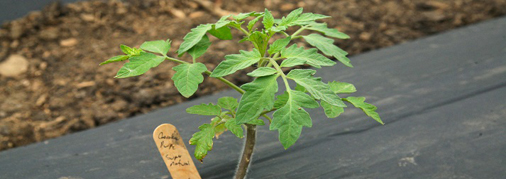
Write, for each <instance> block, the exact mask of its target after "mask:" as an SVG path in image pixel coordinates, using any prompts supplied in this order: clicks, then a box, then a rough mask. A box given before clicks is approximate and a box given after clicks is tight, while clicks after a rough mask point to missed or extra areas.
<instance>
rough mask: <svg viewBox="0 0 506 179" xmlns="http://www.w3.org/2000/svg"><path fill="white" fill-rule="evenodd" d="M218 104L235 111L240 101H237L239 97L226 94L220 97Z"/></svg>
mask: <svg viewBox="0 0 506 179" xmlns="http://www.w3.org/2000/svg"><path fill="white" fill-rule="evenodd" d="M218 105H219V106H220V107H221V108H223V109H228V110H230V111H233V110H235V109H236V108H237V105H239V103H238V102H237V99H235V98H233V97H229V96H225V97H221V98H220V99H218Z"/></svg>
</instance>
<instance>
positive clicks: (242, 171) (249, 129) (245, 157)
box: [234, 124, 256, 179]
mask: <svg viewBox="0 0 506 179" xmlns="http://www.w3.org/2000/svg"><path fill="white" fill-rule="evenodd" d="M255 142H256V126H255V125H250V124H246V142H245V143H244V149H243V150H242V155H241V158H240V159H239V166H238V168H237V171H236V173H235V177H234V178H235V179H243V178H245V177H246V174H247V173H248V168H249V165H250V163H251V156H253V149H254V147H255Z"/></svg>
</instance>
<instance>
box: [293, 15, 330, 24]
mask: <svg viewBox="0 0 506 179" xmlns="http://www.w3.org/2000/svg"><path fill="white" fill-rule="evenodd" d="M329 17H330V16H326V15H321V14H313V13H304V14H301V15H300V16H299V17H297V18H296V19H295V20H293V21H292V22H290V23H288V24H287V25H288V26H294V25H307V24H310V23H314V21H315V20H318V19H325V18H329Z"/></svg>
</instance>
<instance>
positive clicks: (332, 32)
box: [307, 23, 350, 39]
mask: <svg viewBox="0 0 506 179" xmlns="http://www.w3.org/2000/svg"><path fill="white" fill-rule="evenodd" d="M307 29H309V30H314V31H317V32H321V33H323V34H325V35H326V36H329V37H334V38H338V39H349V38H350V36H348V35H346V34H345V33H342V32H339V31H338V30H337V29H333V28H327V24H326V23H313V24H311V26H310V27H308V28H307Z"/></svg>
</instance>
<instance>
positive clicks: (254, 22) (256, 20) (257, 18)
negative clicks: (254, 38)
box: [247, 16, 263, 31]
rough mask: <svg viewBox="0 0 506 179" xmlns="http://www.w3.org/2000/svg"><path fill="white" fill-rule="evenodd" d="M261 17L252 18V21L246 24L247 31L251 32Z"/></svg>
mask: <svg viewBox="0 0 506 179" xmlns="http://www.w3.org/2000/svg"><path fill="white" fill-rule="evenodd" d="M262 17H263V16H258V17H256V18H254V19H253V20H251V21H249V22H248V26H247V28H248V30H249V31H251V29H253V26H255V24H256V23H257V22H258V20H260V18H262Z"/></svg>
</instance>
